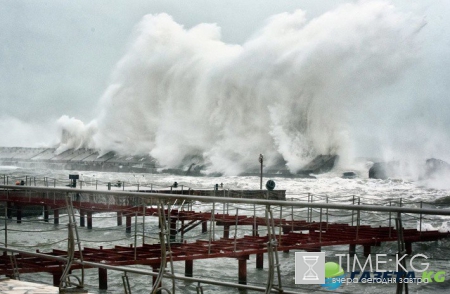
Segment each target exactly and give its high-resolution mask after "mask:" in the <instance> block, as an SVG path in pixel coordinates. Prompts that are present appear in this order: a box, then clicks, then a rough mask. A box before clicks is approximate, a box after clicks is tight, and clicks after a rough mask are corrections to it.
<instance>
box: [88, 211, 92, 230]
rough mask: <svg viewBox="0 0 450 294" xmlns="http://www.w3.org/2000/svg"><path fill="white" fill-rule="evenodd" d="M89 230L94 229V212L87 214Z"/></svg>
mask: <svg viewBox="0 0 450 294" xmlns="http://www.w3.org/2000/svg"><path fill="white" fill-rule="evenodd" d="M87 228H88V229H92V211H88V212H87Z"/></svg>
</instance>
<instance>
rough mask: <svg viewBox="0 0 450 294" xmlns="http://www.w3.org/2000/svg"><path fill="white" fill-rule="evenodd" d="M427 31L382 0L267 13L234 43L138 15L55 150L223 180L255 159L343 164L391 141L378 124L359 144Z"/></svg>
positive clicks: (203, 28) (296, 165)
mask: <svg viewBox="0 0 450 294" xmlns="http://www.w3.org/2000/svg"><path fill="white" fill-rule="evenodd" d="M423 25H424V22H423V20H421V19H418V18H415V17H413V16H411V15H410V14H406V13H402V12H400V11H398V10H397V9H396V8H395V7H393V6H392V5H390V4H389V3H387V2H384V1H382V2H380V1H363V2H358V3H350V4H345V5H341V6H339V7H338V8H337V9H335V10H333V11H329V12H327V13H325V14H323V15H321V16H319V17H317V18H314V19H312V20H309V21H308V20H307V17H306V13H305V12H304V11H301V10H297V11H295V12H293V13H282V14H279V15H275V16H273V17H271V18H270V19H269V20H268V21H267V23H266V25H265V26H264V27H263V28H262V29H261V30H260V31H259V32H257V33H256V34H255V35H254V36H253V37H252V38H251V39H249V40H248V41H247V42H245V43H244V44H242V45H235V44H226V43H224V42H223V41H221V39H220V28H219V27H217V26H216V25H214V24H199V25H197V26H195V27H193V28H190V29H186V28H184V27H183V26H182V25H180V24H178V23H176V22H175V21H174V20H173V19H172V17H171V16H169V15H167V14H158V15H146V16H145V17H144V18H143V19H142V21H141V22H140V23H139V24H138V25H137V26H136V28H135V31H134V37H133V40H134V41H133V42H132V43H131V44H130V46H129V49H128V52H127V53H126V54H125V56H124V57H123V58H122V59H121V60H120V61H119V62H118V64H117V66H116V68H115V70H114V72H113V74H112V78H111V83H110V85H109V87H108V88H107V89H106V91H105V92H104V94H103V96H102V97H101V99H100V102H99V115H98V117H97V118H96V119H95V120H93V121H91V122H89V123H87V124H85V123H83V122H81V121H79V120H77V119H76V118H70V117H68V116H62V117H61V118H60V119H59V121H58V123H59V125H60V127H61V129H62V130H63V134H64V135H63V138H62V139H61V143H60V146H59V148H58V152H62V151H64V150H67V149H68V148H95V149H97V150H100V151H101V153H106V152H108V151H115V152H117V153H119V154H130V155H136V154H145V155H150V156H152V157H153V158H155V159H156V160H157V161H158V163H159V165H160V166H162V167H165V168H175V167H181V166H186V167H187V166H189V165H191V164H192V163H200V164H202V165H205V166H207V170H208V171H209V172H218V173H222V174H226V175H236V174H239V173H241V172H242V171H246V170H251V169H257V167H258V165H259V163H258V156H259V154H264V159H265V162H264V164H265V165H266V166H268V167H271V166H272V167H273V166H281V167H285V168H287V169H288V170H289V171H290V172H292V173H296V172H297V171H299V170H300V169H301V168H302V167H303V166H304V165H305V164H306V163H308V162H309V161H310V160H311V159H312V158H314V157H316V156H317V155H320V154H338V155H339V156H340V158H341V161H343V162H345V160H346V159H347V158H350V157H351V156H354V154H355V150H356V151H357V150H358V149H364V148H365V147H366V146H367V145H371V146H372V145H374V144H378V143H379V142H380V141H383V140H384V139H388V138H391V136H395V135H392V134H388V133H389V132H387V131H388V130H389V127H386V126H383V125H381V126H378V129H376V130H375V131H374V132H373V134H374V137H372V138H369V139H367V137H368V134H367V127H368V126H372V127H373V121H370V119H379V113H377V111H378V110H381V109H382V108H384V107H385V105H386V104H383V103H387V104H388V105H393V104H392V103H390V100H391V98H392V97H391V95H390V94H386V93H390V92H391V90H392V86H393V85H395V83H396V82H397V81H399V80H401V79H402V76H403V75H404V74H405V72H407V71H408V69H409V68H410V67H411V65H412V64H413V63H414V62H415V60H416V58H417V56H416V53H417V52H416V50H415V48H416V44H415V36H416V35H417V34H418V32H419V31H420V29H421V28H422V27H423ZM368 109H369V110H370V111H367V110H368ZM392 113H394V112H391V113H386V114H385V115H388V116H389V115H390V114H392ZM389 119H390V118H389V117H387V120H389ZM383 127H384V128H383ZM380 134H383V135H382V136H381V135H380ZM369 137H370V136H369ZM365 144H366V145H365Z"/></svg>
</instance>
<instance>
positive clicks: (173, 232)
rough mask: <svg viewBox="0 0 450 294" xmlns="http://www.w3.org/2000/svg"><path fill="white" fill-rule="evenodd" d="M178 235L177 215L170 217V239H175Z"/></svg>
mask: <svg viewBox="0 0 450 294" xmlns="http://www.w3.org/2000/svg"><path fill="white" fill-rule="evenodd" d="M176 235H177V219H176V218H175V217H171V218H170V241H175V237H176Z"/></svg>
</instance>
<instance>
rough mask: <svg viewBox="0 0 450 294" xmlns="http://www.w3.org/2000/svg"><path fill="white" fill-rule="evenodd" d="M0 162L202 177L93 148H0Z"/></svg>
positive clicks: (195, 169) (316, 164) (282, 170)
mask: <svg viewBox="0 0 450 294" xmlns="http://www.w3.org/2000/svg"><path fill="white" fill-rule="evenodd" d="M337 159H338V156H336V155H319V156H317V157H315V158H314V159H313V160H312V161H311V162H310V163H308V164H307V165H306V166H305V167H304V168H303V169H302V170H300V171H299V172H297V173H296V174H292V173H290V172H289V171H288V170H287V168H286V166H285V165H281V166H278V167H272V168H270V167H269V168H265V170H264V175H265V176H283V177H312V176H310V174H311V173H314V174H317V173H323V172H327V171H330V170H331V169H332V168H333V167H334V164H335V162H336V161H337ZM0 165H6V166H18V167H23V168H50V169H66V170H89V171H103V172H134V173H170V174H182V175H191V176H202V175H204V174H203V173H202V170H203V169H204V168H205V166H204V165H203V164H195V163H189V164H188V165H187V166H185V167H179V168H171V169H164V168H162V167H160V166H158V163H157V161H156V160H155V159H154V158H152V157H151V156H149V155H134V156H131V155H119V154H117V153H115V152H113V151H110V152H108V153H105V154H99V152H98V151H97V150H95V149H85V148H81V149H68V150H66V151H64V152H61V153H59V154H58V153H56V148H28V147H0ZM242 175H246V176H251V175H255V176H257V175H259V171H258V170H254V171H253V170H249V171H245V172H243V173H242Z"/></svg>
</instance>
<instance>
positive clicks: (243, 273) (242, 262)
mask: <svg viewBox="0 0 450 294" xmlns="http://www.w3.org/2000/svg"><path fill="white" fill-rule="evenodd" d="M247 259H248V255H247V256H242V257H239V258H238V261H239V284H242V285H247Z"/></svg>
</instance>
